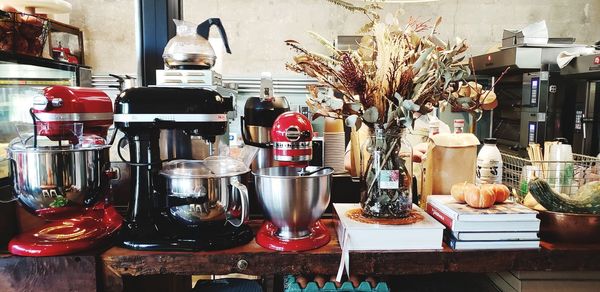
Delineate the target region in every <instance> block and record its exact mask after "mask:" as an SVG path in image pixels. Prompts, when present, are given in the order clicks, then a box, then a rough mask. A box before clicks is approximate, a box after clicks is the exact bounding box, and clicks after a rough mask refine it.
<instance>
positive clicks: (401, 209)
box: [360, 120, 413, 218]
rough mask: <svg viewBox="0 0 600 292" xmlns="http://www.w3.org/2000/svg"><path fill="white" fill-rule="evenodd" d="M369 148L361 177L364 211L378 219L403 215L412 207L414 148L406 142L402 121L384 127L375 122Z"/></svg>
mask: <svg viewBox="0 0 600 292" xmlns="http://www.w3.org/2000/svg"><path fill="white" fill-rule="evenodd" d="M373 132H374V133H373V135H372V136H371V142H370V143H371V144H370V147H369V148H368V150H369V151H370V153H371V157H370V159H369V162H368V163H367V170H366V172H365V174H364V175H363V177H362V180H361V200H360V205H361V208H362V211H363V214H364V215H366V216H370V217H378V218H402V217H406V216H408V215H409V214H410V211H411V209H412V187H413V186H412V148H411V146H410V145H409V144H408V143H407V142H406V137H405V134H406V131H405V127H404V126H403V123H402V120H398V121H396V122H395V123H392V125H391V126H389V127H388V128H386V129H384V128H383V127H382V126H381V125H375V127H374V130H373Z"/></svg>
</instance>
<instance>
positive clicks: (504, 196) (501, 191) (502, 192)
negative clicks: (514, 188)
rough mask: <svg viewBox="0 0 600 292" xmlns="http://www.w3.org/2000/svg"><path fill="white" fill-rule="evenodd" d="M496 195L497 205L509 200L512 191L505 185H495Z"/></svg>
mask: <svg viewBox="0 0 600 292" xmlns="http://www.w3.org/2000/svg"><path fill="white" fill-rule="evenodd" d="M493 190H494V194H496V203H502V202H504V201H506V200H508V197H509V196H510V190H509V189H508V187H507V186H505V185H503V184H493Z"/></svg>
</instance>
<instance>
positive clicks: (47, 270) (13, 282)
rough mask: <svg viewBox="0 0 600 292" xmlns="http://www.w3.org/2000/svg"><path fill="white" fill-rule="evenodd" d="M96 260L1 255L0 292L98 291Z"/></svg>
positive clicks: (90, 255)
mask: <svg viewBox="0 0 600 292" xmlns="http://www.w3.org/2000/svg"><path fill="white" fill-rule="evenodd" d="M96 263H97V256H95V255H94V254H93V253H89V254H86V255H69V256H57V257H19V256H13V255H10V254H0V291H3V292H10V291H48V290H52V291H56V292H58V291H95V290H96V285H97V281H96Z"/></svg>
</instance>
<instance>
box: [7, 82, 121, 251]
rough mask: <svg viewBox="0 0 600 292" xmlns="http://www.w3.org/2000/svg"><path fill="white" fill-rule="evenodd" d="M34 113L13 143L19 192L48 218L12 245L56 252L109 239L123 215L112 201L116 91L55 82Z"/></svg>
mask: <svg viewBox="0 0 600 292" xmlns="http://www.w3.org/2000/svg"><path fill="white" fill-rule="evenodd" d="M30 114H31V116H32V119H33V122H32V124H29V125H18V126H17V129H18V131H19V138H16V139H14V140H13V141H11V143H10V145H9V147H8V153H9V158H10V163H11V176H12V179H13V184H14V186H13V187H14V195H15V198H16V199H17V200H18V201H19V202H20V203H21V205H22V206H23V207H24V208H25V209H26V210H27V211H29V212H30V213H32V214H34V215H36V216H40V217H41V218H43V219H45V220H47V221H48V223H47V224H45V225H44V226H42V227H40V228H37V229H34V230H30V231H26V232H23V233H21V234H18V235H17V236H15V237H14V238H13V239H12V240H11V241H10V243H9V251H10V252H11V253H12V254H16V255H22V256H54V255H63V254H70V253H76V252H80V251H83V250H86V249H91V248H94V247H96V246H97V245H99V244H102V243H104V242H106V241H107V240H108V239H110V237H111V236H112V235H113V234H114V233H115V232H116V231H118V229H119V228H120V226H121V222H122V220H121V216H120V215H119V214H118V213H117V212H116V210H115V209H114V208H113V207H112V206H111V205H110V203H109V202H108V198H109V196H108V195H109V191H110V187H109V186H110V183H109V181H110V179H111V178H113V177H114V173H113V172H111V170H110V168H109V167H110V163H109V161H110V160H109V147H110V145H109V143H107V142H106V138H107V132H108V129H109V127H110V126H111V125H112V121H113V110H112V102H111V100H110V98H109V97H108V96H107V95H106V94H105V93H104V92H102V91H100V90H97V89H92V88H73V87H65V86H52V87H47V88H45V89H44V91H43V96H38V97H35V98H34V105H33V107H32V108H31V109H30ZM25 126H28V127H25Z"/></svg>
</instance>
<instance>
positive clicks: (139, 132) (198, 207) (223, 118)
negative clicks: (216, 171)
mask: <svg viewBox="0 0 600 292" xmlns="http://www.w3.org/2000/svg"><path fill="white" fill-rule="evenodd" d="M232 102H233V101H232V100H231V99H227V98H223V97H222V96H221V95H220V94H219V93H217V92H216V91H214V90H210V89H206V88H174V87H151V88H143V87H140V88H131V89H128V90H126V91H124V92H122V93H121V94H120V95H119V96H118V97H117V99H116V100H115V127H116V128H117V129H118V130H120V131H122V132H123V133H125V137H124V138H123V139H127V141H128V144H129V150H130V151H129V152H130V153H129V156H130V160H129V161H126V163H127V164H129V165H130V173H131V185H132V188H131V189H132V196H131V202H130V206H129V210H128V214H127V218H126V220H125V225H124V228H123V232H122V243H123V246H125V247H127V248H131V249H140V250H210V249H224V248H229V247H233V246H237V245H241V244H245V243H247V242H248V241H250V240H251V239H252V236H253V234H252V231H251V230H250V228H249V227H248V226H247V225H245V224H243V221H244V219H245V218H242V220H241V222H240V224H235V225H239V226H238V227H236V226H234V225H233V224H230V223H229V221H225V220H209V221H210V222H208V221H204V220H202V218H206V217H207V216H208V215H209V214H208V213H210V212H211V211H212V209H211V208H212V207H214V206H222V207H223V208H224V209H226V210H225V211H226V212H227V216H229V215H230V214H235V213H236V212H233V211H232V210H230V205H235V204H229V203H227V200H228V199H229V198H228V197H227V198H225V199H224V200H223V201H215V200H213V199H214V198H213V195H214V193H215V192H216V191H215V192H213V190H211V189H206V188H205V187H203V186H198V188H197V189H196V190H195V191H193V192H187V193H184V194H179V195H177V196H171V195H167V183H166V181H165V178H164V177H163V176H161V173H160V172H161V169H162V168H163V163H164V162H167V161H163V160H161V158H160V146H159V136H160V131H161V130H163V129H176V130H182V131H183V132H184V133H186V134H187V135H190V136H201V137H202V138H203V139H204V140H206V141H210V142H214V141H215V137H217V136H219V135H222V134H223V133H225V131H226V130H227V124H228V119H227V113H228V112H230V111H231V110H232V109H233V104H232ZM120 156H122V155H121V154H120ZM190 158H191V157H175V159H177V160H173V159H170V160H173V161H171V162H172V163H173V164H171V163H169V164H168V166H169V167H168V168H169V169H168V171H169V172H170V173H181V174H185V173H187V174H190V175H194V174H195V173H196V172H198V173H200V172H202V173H210V172H211V170H210V169H208V170H207V168H206V167H205V166H206V165H202V163H199V161H190V160H181V159H190ZM205 162H206V160H205ZM224 165H230V164H229V163H224ZM179 166H181V167H179ZM178 167H179V169H178ZM187 167H190V168H194V169H187V170H186V169H185V168H187ZM236 171H238V170H236ZM238 172H239V173H242V172H243V171H238ZM198 178H199V179H202V178H200V176H198ZM214 187H215V188H219V193H223V192H230V194H231V197H232V198H233V197H239V196H241V197H244V195H245V196H247V193H244V192H243V191H240V190H239V189H240V188H233V187H229V186H222V185H217V186H214ZM220 189H224V190H225V191H221V190H220ZM243 199H247V197H246V198H243ZM232 200H233V199H232ZM175 201H176V202H175ZM184 207H185V208H184ZM182 209H185V211H183V213H182V212H180V210H182ZM221 211H223V210H221ZM242 213H244V212H243V210H242ZM181 214H184V215H185V216H180V215H181ZM187 217H190V218H192V217H193V218H195V219H197V220H187V219H186V218H187ZM242 217H244V216H242ZM219 218H221V217H219ZM211 219H212V217H211ZM217 219H218V218H217Z"/></svg>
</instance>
